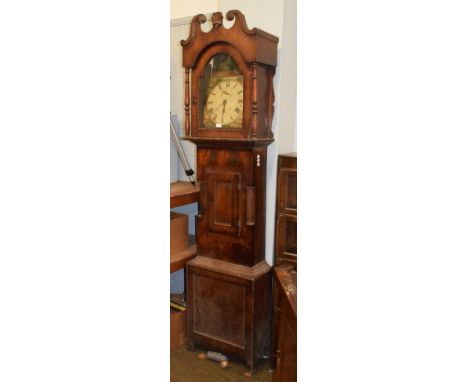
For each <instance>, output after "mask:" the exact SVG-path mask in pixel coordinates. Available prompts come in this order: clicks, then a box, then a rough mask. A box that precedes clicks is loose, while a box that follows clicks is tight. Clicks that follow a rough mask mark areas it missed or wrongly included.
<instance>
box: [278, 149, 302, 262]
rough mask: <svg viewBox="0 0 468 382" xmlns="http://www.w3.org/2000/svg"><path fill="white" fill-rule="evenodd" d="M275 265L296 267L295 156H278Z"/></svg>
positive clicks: (293, 154)
mask: <svg viewBox="0 0 468 382" xmlns="http://www.w3.org/2000/svg"><path fill="white" fill-rule="evenodd" d="M275 264H291V265H293V266H296V265H297V155H296V153H292V154H284V155H279V156H278V178H277V190H276V229H275Z"/></svg>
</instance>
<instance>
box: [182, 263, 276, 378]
mask: <svg viewBox="0 0 468 382" xmlns="http://www.w3.org/2000/svg"><path fill="white" fill-rule="evenodd" d="M187 291H188V296H187V297H188V299H187V302H188V309H187V313H188V317H187V319H188V344H187V345H188V349H189V350H194V349H195V347H196V345H202V346H205V347H207V348H209V349H210V350H216V351H219V352H221V353H224V354H227V355H230V356H234V357H236V358H240V359H243V360H244V361H245V363H246V365H247V367H248V368H249V369H250V370H252V371H253V370H254V368H255V367H256V364H257V361H259V360H260V359H261V358H263V357H264V356H267V355H269V348H270V337H271V335H270V332H271V309H272V308H271V267H270V266H269V265H268V264H267V263H266V262H265V261H262V262H260V263H258V264H256V265H255V266H253V267H248V266H243V265H238V264H232V263H228V262H225V261H221V260H216V259H210V258H207V257H203V256H198V257H196V258H195V259H193V260H192V261H190V262H189V263H188V264H187Z"/></svg>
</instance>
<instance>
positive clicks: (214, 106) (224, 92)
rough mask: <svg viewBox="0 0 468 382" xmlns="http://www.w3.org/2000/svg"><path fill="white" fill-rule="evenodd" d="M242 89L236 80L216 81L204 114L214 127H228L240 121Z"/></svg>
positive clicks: (239, 82) (240, 83)
mask: <svg viewBox="0 0 468 382" xmlns="http://www.w3.org/2000/svg"><path fill="white" fill-rule="evenodd" d="M243 94H244V89H243V86H242V82H241V81H239V80H238V79H237V78H226V79H222V80H219V81H217V83H216V85H215V86H214V87H213V88H212V89H211V90H210V92H209V94H208V98H207V102H206V114H207V116H208V118H209V120H210V122H211V123H212V124H213V125H215V126H216V127H230V126H232V125H235V124H236V122H237V123H238V122H239V120H240V121H242V106H243Z"/></svg>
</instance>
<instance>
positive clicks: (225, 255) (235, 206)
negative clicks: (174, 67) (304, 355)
mask: <svg viewBox="0 0 468 382" xmlns="http://www.w3.org/2000/svg"><path fill="white" fill-rule="evenodd" d="M226 17H227V19H228V20H234V19H235V21H234V24H233V25H232V27H231V28H225V27H224V26H223V15H222V13H221V12H216V13H214V14H213V18H212V21H213V28H212V29H211V30H210V31H209V32H202V31H201V27H200V24H201V23H204V22H205V21H206V18H205V16H204V15H198V16H195V17H194V18H193V20H192V24H191V28H190V35H189V37H188V38H187V40H183V41H181V44H182V47H183V66H184V67H185V73H186V80H185V85H186V86H185V139H187V140H190V141H191V142H193V143H195V144H196V145H197V178H198V181H199V184H200V203H199V215H198V217H197V218H196V224H197V249H198V256H197V257H196V258H195V259H193V260H191V261H190V262H189V263H188V264H187V297H188V317H187V319H188V337H189V341H188V344H189V348H190V349H194V348H195V346H196V345H204V346H206V347H209V348H210V349H212V350H218V351H221V352H223V353H227V354H230V355H234V356H237V357H240V358H243V359H244V360H245V361H246V364H247V366H248V367H249V368H250V369H252V370H253V368H254V366H255V363H256V361H257V360H258V359H260V358H262V356H264V355H266V354H268V353H269V352H270V349H271V342H270V333H271V267H270V266H269V265H268V264H267V263H266V262H265V198H266V195H265V188H266V160H267V146H268V144H270V143H271V142H272V141H273V134H272V133H271V121H272V118H273V101H274V94H273V76H274V73H275V67H276V56H277V44H278V38H277V37H275V36H273V35H270V34H269V33H266V32H264V31H262V30H260V29H257V28H253V29H249V28H248V27H247V24H246V21H245V18H244V15H243V14H242V13H241V12H239V11H236V10H233V11H229V12H228V13H227V15H226ZM189 85H191V86H189Z"/></svg>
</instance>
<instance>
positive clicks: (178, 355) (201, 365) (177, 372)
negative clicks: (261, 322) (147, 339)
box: [171, 346, 273, 382]
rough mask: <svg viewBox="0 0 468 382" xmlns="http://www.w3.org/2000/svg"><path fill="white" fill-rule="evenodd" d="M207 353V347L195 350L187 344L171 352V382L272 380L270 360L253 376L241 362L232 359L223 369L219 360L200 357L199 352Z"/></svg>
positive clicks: (260, 381) (258, 381)
mask: <svg viewBox="0 0 468 382" xmlns="http://www.w3.org/2000/svg"><path fill="white" fill-rule="evenodd" d="M200 353H204V354H206V349H205V350H203V349H198V350H196V351H194V352H190V351H188V350H186V348H185V346H181V347H179V348H178V349H177V350H174V351H173V352H171V382H249V381H250V382H271V381H272V378H273V373H272V372H271V371H270V370H269V366H270V365H269V362H268V361H265V362H264V363H263V364H262V365H260V367H259V368H258V370H257V371H256V372H255V373H254V374H253V375H252V376H245V375H244V373H245V372H247V368H246V367H245V366H244V365H243V364H242V363H240V362H235V361H233V360H230V363H231V367H230V368H228V369H222V368H221V367H220V366H219V364H218V363H217V362H213V361H211V360H209V359H207V358H205V359H200V358H199V356H198V355H199V354H200Z"/></svg>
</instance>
